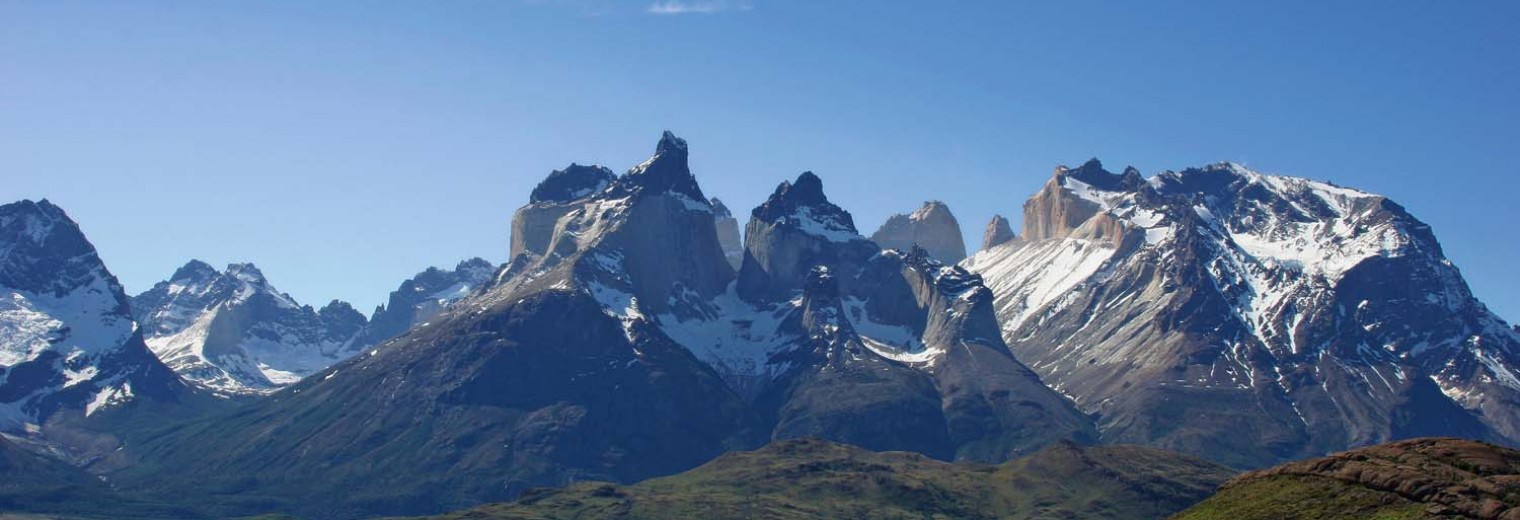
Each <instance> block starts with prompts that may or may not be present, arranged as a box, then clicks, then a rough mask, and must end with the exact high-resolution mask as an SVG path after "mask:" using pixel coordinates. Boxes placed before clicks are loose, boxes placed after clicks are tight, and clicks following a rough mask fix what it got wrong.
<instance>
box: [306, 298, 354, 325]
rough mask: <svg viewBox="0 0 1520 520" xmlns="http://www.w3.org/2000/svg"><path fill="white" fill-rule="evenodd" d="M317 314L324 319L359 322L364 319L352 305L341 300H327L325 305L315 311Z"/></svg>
mask: <svg viewBox="0 0 1520 520" xmlns="http://www.w3.org/2000/svg"><path fill="white" fill-rule="evenodd" d="M317 314H319V315H321V316H322V317H323V318H324V319H332V320H342V321H357V322H359V323H361V324H362V323H364V321H365V318H364V314H361V313H360V312H359V311H358V310H356V309H354V306H353V305H351V304H349V303H348V302H346V301H343V300H333V301H330V302H327V305H323V306H322V309H321V310H318V311H317Z"/></svg>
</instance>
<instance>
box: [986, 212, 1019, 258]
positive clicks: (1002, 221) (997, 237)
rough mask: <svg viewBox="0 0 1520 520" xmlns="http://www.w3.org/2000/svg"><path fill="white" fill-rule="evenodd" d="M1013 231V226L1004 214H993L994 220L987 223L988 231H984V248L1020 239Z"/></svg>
mask: <svg viewBox="0 0 1520 520" xmlns="http://www.w3.org/2000/svg"><path fill="white" fill-rule="evenodd" d="M1018 238H1019V236H1018V235H1016V234H1014V233H1013V226H1012V225H1010V224H1009V223H1008V219H1006V218H1003V216H1002V215H993V216H992V221H990V222H988V223H987V231H985V232H983V233H982V250H983V251H986V250H988V249H992V248H994V247H997V246H1000V245H1003V244H1005V243H1008V242H1010V241H1013V240H1016V239H1018Z"/></svg>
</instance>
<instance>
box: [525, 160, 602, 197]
mask: <svg viewBox="0 0 1520 520" xmlns="http://www.w3.org/2000/svg"><path fill="white" fill-rule="evenodd" d="M616 177H617V176H616V175H614V174H613V173H612V170H609V169H607V168H604V167H602V166H598V165H591V166H582V165H579V164H575V163H570V166H566V167H565V169H563V170H554V171H552V172H549V176H548V177H547V178H545V179H544V180H543V181H542V182H539V183H538V186H536V187H534V188H533V193H532V194H531V195H529V197H528V202H529V203H540V202H570V201H572V200H576V199H579V198H582V197H585V196H587V195H590V194H592V193H596V192H598V191H601V190H602V188H606V187H607V185H608V184H610V183H611V182H612V180H613V179H615V178H616Z"/></svg>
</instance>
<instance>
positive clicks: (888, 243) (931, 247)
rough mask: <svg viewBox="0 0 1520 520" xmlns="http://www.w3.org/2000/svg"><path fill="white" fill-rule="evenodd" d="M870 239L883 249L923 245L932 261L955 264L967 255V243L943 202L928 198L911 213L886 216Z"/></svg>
mask: <svg viewBox="0 0 1520 520" xmlns="http://www.w3.org/2000/svg"><path fill="white" fill-rule="evenodd" d="M871 241H872V242H876V244H877V245H879V246H881V247H882V248H884V249H896V250H899V251H908V250H911V249H913V248H914V247H920V248H923V249H924V250H925V251H928V252H929V256H932V257H934V259H935V260H939V261H941V262H944V263H947V264H954V263H956V262H959V261H961V260H964V259H965V258H966V243H965V241H964V240H962V239H961V225H960V223H959V222H957V221H956V220H955V215H953V214H951V213H950V207H949V206H946V205H945V203H943V202H940V201H937V200H931V201H928V202H925V203H924V205H923V207H920V208H918V210H916V211H914V212H913V213H910V214H907V215H903V214H897V215H892V216H891V217H888V218H887V222H886V223H885V224H882V225H881V228H880V229H877V230H876V232H875V233H872V234H871Z"/></svg>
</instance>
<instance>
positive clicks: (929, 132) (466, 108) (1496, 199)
mask: <svg viewBox="0 0 1520 520" xmlns="http://www.w3.org/2000/svg"><path fill="white" fill-rule="evenodd" d="M1224 4H1228V5H1224ZM1327 4H1333V5H1327ZM1517 15H1520V3H1516V2H1497V1H1495V2H1489V1H1470V2H1384V1H1378V2H1372V1H1368V2H1356V1H1347V2H1301V1H1287V2H1270V3H1269V2H1172V1H1150V2H1127V1H1126V2H1087V1H1074V2H1014V1H1002V2H970V1H968V2H921V1H915V2H833V1H822V2H817V1H794V2H782V1H770V0H751V1H744V0H726V1H724V0H712V1H697V0H673V1H671V0H660V1H654V0H648V1H627V2H618V1H593V0H537V1H518V0H491V1H465V0H461V1H454V2H444V3H430V2H399V1H398V2H390V1H352V2H295V1H291V2H192V1H185V2H109V3H106V2H91V3H76V2H68V1H62V2H52V1H50V2H22V1H9V0H6V1H0V179H3V182H0V199H4V200H7V201H8V200H14V199H20V198H41V197H47V198H49V199H51V200H53V201H54V202H56V203H58V204H60V205H62V206H63V207H64V208H65V209H67V210H68V211H69V212H70V214H72V215H73V216H74V217H75V219H76V220H78V221H80V223H81V225H82V226H83V227H84V229H85V232H86V233H87V234H88V235H89V237H90V238H91V240H92V241H93V242H94V243H95V244H96V245H97V247H98V248H99V249H100V251H101V254H102V255H103V256H104V258H105V259H106V261H107V263H108V265H109V266H110V268H111V269H112V270H113V271H114V272H115V273H116V274H117V275H118V276H119V277H120V278H121V279H122V281H123V282H124V283H125V284H126V285H127V288H128V290H129V291H131V292H137V291H141V290H143V289H145V288H147V287H148V286H150V285H151V284H152V283H153V282H155V281H157V280H160V279H163V278H165V277H167V276H168V275H169V274H170V273H172V272H173V271H174V269H175V268H176V267H178V266H179V265H181V264H183V263H184V262H185V261H186V260H188V259H190V258H200V259H203V260H206V261H209V262H212V263H214V264H225V263H227V262H231V261H252V262H254V263H257V264H258V265H259V266H260V267H261V268H263V270H264V271H265V273H266V274H267V275H268V276H269V277H270V278H271V280H272V281H273V282H274V283H275V284H276V285H277V286H278V287H280V288H281V289H283V290H285V291H288V292H290V293H291V294H292V295H294V296H295V297H297V298H298V299H300V300H302V301H305V302H308V303H313V304H318V305H320V304H321V303H323V302H325V301H327V300H329V299H332V298H342V299H346V300H349V301H352V302H354V303H355V304H356V305H357V306H359V307H360V308H361V309H362V310H366V311H367V310H368V309H369V308H371V307H372V306H373V305H375V304H376V303H379V302H381V301H382V300H383V299H384V297H385V295H386V293H387V292H388V291H390V290H391V289H393V288H394V287H395V286H396V285H397V284H398V283H399V282H400V281H401V280H402V279H404V278H406V277H408V276H410V275H412V274H413V273H415V272H417V271H419V270H421V269H422V268H424V267H426V266H429V265H453V264H454V263H455V262H457V261H458V260H460V259H463V258H465V257H469V256H483V257H485V258H488V259H491V260H493V261H503V260H505V257H506V250H507V245H508V242H507V232H508V224H509V220H510V218H511V214H512V211H513V210H514V209H515V208H517V207H518V206H519V205H521V204H523V203H524V202H525V201H526V199H527V194H528V192H529V190H531V189H532V187H533V185H534V184H536V183H537V181H538V180H540V179H541V178H542V176H543V175H544V174H546V173H547V172H548V171H549V170H551V169H554V168H559V167H562V166H564V165H566V164H568V163H570V162H571V161H578V162H582V163H586V162H599V163H603V164H606V165H609V166H611V167H612V168H613V169H615V170H618V171H622V170H624V169H626V168H628V167H630V166H632V165H634V164H637V163H638V162H639V161H641V160H642V159H643V158H644V157H646V156H647V155H648V154H649V153H650V152H651V151H652V149H653V146H654V143H655V141H656V140H657V138H658V137H659V134H660V131H661V130H664V129H671V130H673V131H675V132H676V133H678V134H679V135H681V136H683V137H685V138H686V139H687V140H688V141H690V142H691V146H692V154H693V155H692V165H693V168H694V170H695V171H696V173H697V176H698V178H699V180H700V181H701V182H702V185H703V188H704V190H706V191H707V193H708V194H710V195H717V196H719V197H721V198H723V199H725V200H726V201H727V202H728V203H729V205H730V206H731V207H733V208H735V209H736V212H740V213H746V212H747V209H748V208H751V207H753V206H754V205H756V204H758V203H759V202H760V201H761V200H763V198H764V197H765V196H766V195H767V194H768V193H769V192H770V191H771V190H772V189H773V188H774V187H775V185H776V184H777V183H778V182H780V181H781V180H783V179H789V178H793V177H795V176H796V174H797V173H799V172H801V171H803V170H813V171H815V172H817V173H818V174H819V175H820V176H821V177H822V178H823V180H824V183H825V188H826V189H827V191H828V192H829V195H830V197H831V198H833V199H834V200H835V201H836V202H838V203H839V204H841V205H842V206H844V207H845V208H846V209H849V210H850V211H852V212H853V213H854V214H855V217H856V222H857V223H859V224H860V227H862V228H864V231H866V232H869V231H870V230H871V229H874V228H875V227H876V226H877V225H879V224H880V223H881V222H882V221H883V220H884V219H885V218H886V216H887V215H888V214H890V213H894V212H905V211H910V210H912V209H913V208H915V207H917V206H918V205H919V204H920V203H921V202H922V201H923V200H925V199H930V198H936V199H941V200H944V201H946V202H948V203H949V204H950V207H951V208H952V209H953V210H954V212H955V213H956V215H957V216H958V217H959V218H960V219H961V221H962V224H963V225H964V227H965V228H966V237H967V240H968V243H972V244H974V243H976V242H977V241H978V240H979V238H980V233H981V229H982V226H983V225H984V224H985V222H986V221H987V219H989V218H990V217H991V216H992V215H993V214H994V213H1002V214H1005V215H1008V216H1009V217H1010V218H1014V219H1015V223H1016V224H1015V225H1017V216H1018V214H1019V212H1020V206H1021V205H1022V203H1023V201H1024V200H1025V199H1026V198H1027V197H1028V196H1029V195H1030V194H1032V193H1033V192H1034V191H1036V190H1037V189H1038V188H1039V186H1040V185H1041V184H1042V183H1043V182H1044V181H1045V180H1046V179H1047V178H1048V177H1049V176H1050V174H1051V170H1052V168H1053V167H1054V166H1055V165H1057V164H1073V165H1074V164H1078V163H1080V162H1082V161H1083V160H1085V159H1087V158H1088V157H1093V156H1097V157H1099V158H1101V159H1102V160H1103V161H1104V162H1105V164H1106V165H1108V166H1109V167H1110V169H1115V170H1117V169H1118V168H1122V167H1123V166H1125V165H1134V166H1136V167H1138V168H1140V169H1141V171H1143V172H1144V173H1145V174H1146V175H1152V174H1155V173H1157V172H1159V171H1161V170H1165V169H1180V168H1184V167H1187V166H1194V165H1202V164H1207V163H1212V162H1216V161H1220V160H1234V161H1238V162H1242V163H1245V164H1247V165H1249V166H1251V167H1252V168H1254V169H1258V170H1262V171H1266V172H1269V173H1281V174H1290V175H1297V176H1302V177H1309V178H1314V179H1321V180H1330V181H1333V182H1335V183H1337V184H1341V185H1346V186H1352V187H1356V188H1361V189H1365V190H1369V191H1373V192H1378V193H1383V194H1386V195H1388V196H1390V197H1392V198H1393V199H1394V200H1396V201H1398V202H1400V203H1402V204H1404V205H1405V206H1406V207H1408V208H1409V209H1410V210H1411V211H1412V212H1414V214H1415V215H1416V216H1418V217H1420V218H1422V219H1424V220H1425V221H1426V222H1429V223H1430V224H1431V225H1432V226H1434V228H1435V229H1436V232H1437V234H1438V236H1439V237H1440V238H1441V240H1442V242H1443V244H1444V246H1445V248H1446V252H1447V254H1448V256H1450V257H1451V258H1452V259H1453V260H1454V261H1455V262H1456V263H1457V265H1458V267H1460V268H1461V269H1462V270H1463V272H1464V273H1465V274H1466V275H1467V278H1468V280H1469V282H1470V283H1471V284H1472V285H1473V286H1474V290H1475V292H1476V293H1477V294H1478V295H1479V296H1480V297H1481V298H1483V299H1484V300H1485V301H1487V302H1488V303H1489V304H1490V306H1491V307H1493V308H1495V309H1496V310H1498V311H1499V313H1500V314H1501V315H1503V316H1504V317H1505V318H1507V319H1510V320H1515V319H1520V294H1516V292H1517V291H1516V290H1515V289H1517V288H1520V271H1517V269H1515V266H1516V264H1517V263H1520V262H1517V261H1520V241H1517V240H1516V239H1515V224H1514V223H1515V222H1516V220H1517V217H1520V215H1517V210H1516V209H1515V208H1516V204H1515V199H1516V195H1517V194H1520V180H1517V177H1520V176H1517V175H1516V171H1515V167H1514V166H1513V164H1514V163H1512V162H1510V161H1511V159H1512V155H1513V151H1514V150H1515V147H1516V146H1517V143H1520V129H1517V126H1520V125H1517V123H1520V104H1517V102H1516V99H1515V95H1516V93H1517V92H1520V52H1516V50H1517V49H1520V31H1515V30H1514V29H1513V24H1514V23H1515V21H1516V20H1517V19H1520V16H1517Z"/></svg>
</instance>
